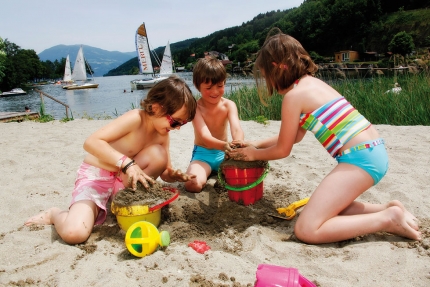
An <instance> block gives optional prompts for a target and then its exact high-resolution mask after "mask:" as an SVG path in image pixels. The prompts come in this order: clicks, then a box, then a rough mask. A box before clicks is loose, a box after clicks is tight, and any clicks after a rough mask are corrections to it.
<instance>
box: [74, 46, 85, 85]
mask: <svg viewBox="0 0 430 287" xmlns="http://www.w3.org/2000/svg"><path fill="white" fill-rule="evenodd" d="M72 79H73V80H74V81H86V80H87V72H86V70H85V60H84V52H83V50H82V46H81V47H80V48H79V52H78V55H77V56H76V61H75V66H74V67H73V73H72Z"/></svg>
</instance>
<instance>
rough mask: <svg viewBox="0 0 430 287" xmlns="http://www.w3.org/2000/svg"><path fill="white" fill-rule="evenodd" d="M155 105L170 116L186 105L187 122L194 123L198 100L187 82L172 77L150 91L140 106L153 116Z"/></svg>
mask: <svg viewBox="0 0 430 287" xmlns="http://www.w3.org/2000/svg"><path fill="white" fill-rule="evenodd" d="M155 103H157V104H159V105H160V106H162V109H163V112H164V114H169V115H172V114H174V113H175V112H176V111H178V110H179V109H181V108H182V106H184V105H185V106H186V108H187V111H188V119H187V121H192V120H193V119H194V116H195V115H196V108H197V102H196V99H195V98H194V96H193V93H192V92H191V90H190V88H189V87H188V85H187V84H186V83H185V81H184V80H183V79H181V78H179V77H177V76H170V77H168V78H167V79H165V80H162V81H160V82H158V83H157V84H156V85H155V86H154V87H152V88H151V89H150V90H149V92H148V95H147V96H146V98H145V99H142V100H141V101H140V106H141V108H142V109H143V110H145V111H146V112H147V113H148V114H149V115H151V116H153V115H154V114H155V113H154V111H153V110H152V105H153V104H155Z"/></svg>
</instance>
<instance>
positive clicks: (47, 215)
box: [24, 207, 55, 226]
mask: <svg viewBox="0 0 430 287" xmlns="http://www.w3.org/2000/svg"><path fill="white" fill-rule="evenodd" d="M54 208H55V207H52V208H50V209H47V210H45V211H42V212H41V213H39V214H37V215H35V216H33V217H30V218H29V219H27V221H26V222H25V223H24V225H26V226H30V225H33V224H53V223H52V219H51V218H52V211H53V209H54Z"/></svg>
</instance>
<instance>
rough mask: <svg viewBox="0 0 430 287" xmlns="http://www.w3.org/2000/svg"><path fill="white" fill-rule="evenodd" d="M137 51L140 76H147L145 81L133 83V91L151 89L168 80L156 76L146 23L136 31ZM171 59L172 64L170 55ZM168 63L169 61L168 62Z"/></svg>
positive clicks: (134, 81)
mask: <svg viewBox="0 0 430 287" xmlns="http://www.w3.org/2000/svg"><path fill="white" fill-rule="evenodd" d="M166 49H167V47H166ZM136 51H137V59H138V60H139V69H140V74H144V75H147V76H146V77H145V78H143V79H138V80H133V81H131V82H130V85H131V88H132V89H134V90H142V89H144V88H151V87H153V86H155V84H156V83H158V82H160V81H162V80H164V79H167V77H166V76H155V75H154V69H153V67H152V61H151V54H150V52H151V51H150V49H149V42H148V35H147V33H146V28H145V23H143V24H142V25H140V26H139V28H137V30H136ZM169 54H170V45H169ZM163 58H164V56H163ZM169 58H170V62H171V56H170V55H169ZM166 62H168V61H167V60H166ZM166 69H167V68H166ZM149 75H150V76H149Z"/></svg>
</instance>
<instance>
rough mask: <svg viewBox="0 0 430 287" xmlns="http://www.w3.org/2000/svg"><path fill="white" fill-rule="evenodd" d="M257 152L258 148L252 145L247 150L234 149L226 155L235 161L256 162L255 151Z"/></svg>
mask: <svg viewBox="0 0 430 287" xmlns="http://www.w3.org/2000/svg"><path fill="white" fill-rule="evenodd" d="M255 150H256V148H255V147H254V146H252V145H248V146H247V147H245V148H236V149H233V150H231V151H229V152H228V153H226V155H227V156H228V157H229V158H231V159H234V160H243V161H254V160H256V159H255V158H254V151H255Z"/></svg>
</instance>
